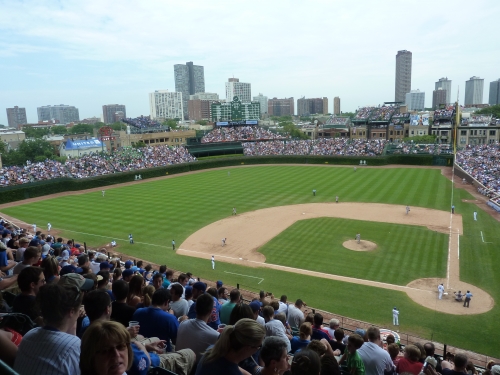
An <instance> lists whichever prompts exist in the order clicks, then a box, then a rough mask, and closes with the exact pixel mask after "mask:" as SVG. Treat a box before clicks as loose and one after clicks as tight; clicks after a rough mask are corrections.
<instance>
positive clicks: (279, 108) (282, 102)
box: [267, 97, 295, 116]
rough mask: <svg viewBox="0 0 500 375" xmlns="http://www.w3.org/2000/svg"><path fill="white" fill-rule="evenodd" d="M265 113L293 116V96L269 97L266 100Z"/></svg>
mask: <svg viewBox="0 0 500 375" xmlns="http://www.w3.org/2000/svg"><path fill="white" fill-rule="evenodd" d="M267 113H268V114H269V116H293V115H294V114H295V102H294V100H293V97H291V98H285V99H278V98H272V99H269V100H268V101H267Z"/></svg>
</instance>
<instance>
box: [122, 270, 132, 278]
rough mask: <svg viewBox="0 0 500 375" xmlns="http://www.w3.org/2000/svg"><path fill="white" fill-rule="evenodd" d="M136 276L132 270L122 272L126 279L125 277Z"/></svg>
mask: <svg viewBox="0 0 500 375" xmlns="http://www.w3.org/2000/svg"><path fill="white" fill-rule="evenodd" d="M133 274H134V271H132V270H131V269H130V268H128V269H126V270H123V272H122V276H123V277H124V278H125V277H129V276H132V275H133Z"/></svg>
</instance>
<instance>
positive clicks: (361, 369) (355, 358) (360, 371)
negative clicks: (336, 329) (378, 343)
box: [345, 348, 365, 375]
mask: <svg viewBox="0 0 500 375" xmlns="http://www.w3.org/2000/svg"><path fill="white" fill-rule="evenodd" d="M345 352H346V353H347V357H346V362H347V369H348V370H349V373H352V372H351V371H352V369H354V368H355V369H356V372H355V374H356V375H365V364H364V363H363V360H362V359H361V356H360V355H359V353H358V351H357V350H356V352H354V354H350V353H349V351H348V350H347V348H346V349H345Z"/></svg>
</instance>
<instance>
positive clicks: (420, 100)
mask: <svg viewBox="0 0 500 375" xmlns="http://www.w3.org/2000/svg"><path fill="white" fill-rule="evenodd" d="M405 104H406V106H407V107H408V110H409V111H423V110H424V108H425V92H421V91H420V90H410V92H408V93H406V95H405Z"/></svg>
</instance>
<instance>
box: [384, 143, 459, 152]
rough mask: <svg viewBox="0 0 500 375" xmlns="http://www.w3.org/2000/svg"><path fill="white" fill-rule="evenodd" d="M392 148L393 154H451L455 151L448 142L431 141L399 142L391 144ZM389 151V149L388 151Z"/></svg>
mask: <svg viewBox="0 0 500 375" xmlns="http://www.w3.org/2000/svg"><path fill="white" fill-rule="evenodd" d="M389 147H390V148H392V151H391V152H390V153H392V154H403V155H411V154H431V155H441V154H451V153H453V148H452V147H451V145H449V144H447V143H443V144H441V143H438V144H436V143H431V144H420V143H412V142H398V143H395V144H391V145H390V146H389ZM388 152H389V151H388Z"/></svg>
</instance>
